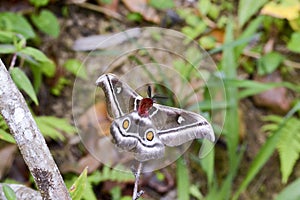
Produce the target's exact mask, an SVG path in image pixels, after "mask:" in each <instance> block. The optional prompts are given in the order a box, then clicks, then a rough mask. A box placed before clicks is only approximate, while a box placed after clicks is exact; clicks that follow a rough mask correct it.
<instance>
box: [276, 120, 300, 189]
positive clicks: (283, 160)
mask: <svg viewBox="0 0 300 200" xmlns="http://www.w3.org/2000/svg"><path fill="white" fill-rule="evenodd" d="M281 131H282V134H281V137H280V139H279V141H278V144H277V150H278V152H279V158H280V170H281V175H282V182H283V183H286V182H287V180H288V178H289V176H290V174H291V173H292V171H293V168H294V165H295V163H296V161H297V160H298V158H299V154H300V120H299V119H297V118H295V117H292V118H291V119H290V120H288V121H287V123H286V124H285V126H284V127H282V129H281Z"/></svg>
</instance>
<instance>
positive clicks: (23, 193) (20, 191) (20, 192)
mask: <svg viewBox="0 0 300 200" xmlns="http://www.w3.org/2000/svg"><path fill="white" fill-rule="evenodd" d="M6 185H7V186H9V187H10V188H11V189H12V190H13V191H14V192H15V194H16V197H17V199H30V200H42V196H41V194H40V193H39V192H38V191H36V190H33V189H31V188H29V187H26V186H24V185H20V184H6ZM3 186H4V184H0V199H6V197H5V195H4V191H3Z"/></svg>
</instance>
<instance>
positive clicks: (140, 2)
mask: <svg viewBox="0 0 300 200" xmlns="http://www.w3.org/2000/svg"><path fill="white" fill-rule="evenodd" d="M122 1H123V3H124V4H125V6H126V7H127V8H128V9H129V10H130V11H131V12H136V13H139V14H141V15H142V16H143V18H144V19H145V20H147V21H149V22H154V23H156V24H159V23H160V18H159V16H158V14H157V12H156V10H155V9H154V8H152V7H150V6H149V4H148V0H122Z"/></svg>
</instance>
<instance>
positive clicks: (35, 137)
mask: <svg viewBox="0 0 300 200" xmlns="http://www.w3.org/2000/svg"><path fill="white" fill-rule="evenodd" d="M0 113H1V115H2V116H3V118H4V120H5V121H6V123H7V125H8V127H9V129H10V132H11V134H12V135H13V137H14V138H15V140H16V143H17V145H18V147H19V149H20V152H21V154H22V156H23V159H24V161H25V163H26V164H27V166H28V168H29V170H30V172H31V174H32V176H33V178H34V181H35V183H36V184H37V186H38V189H39V191H40V193H41V195H42V198H43V199H53V200H54V199H55V200H56V199H69V200H70V199H71V197H70V195H69V192H68V190H67V188H66V186H65V184H64V181H63V179H62V177H61V174H60V172H59V170H58V168H57V166H56V164H55V162H54V160H53V158H52V156H51V153H50V151H49V149H48V147H47V144H46V142H45V139H44V137H43V136H42V134H41V132H40V130H39V129H38V128H37V125H36V123H35V121H34V119H33V117H32V115H31V113H30V111H29V109H28V107H27V104H26V102H25V99H24V98H23V96H22V94H21V93H20V91H19V90H18V89H17V87H16V85H15V84H14V83H13V81H12V79H11V77H10V75H9V73H8V72H7V70H6V67H5V66H4V64H3V63H2V61H1V59H0Z"/></svg>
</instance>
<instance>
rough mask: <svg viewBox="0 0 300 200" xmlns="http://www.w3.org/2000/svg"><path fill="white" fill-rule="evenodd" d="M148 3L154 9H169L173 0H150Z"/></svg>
mask: <svg viewBox="0 0 300 200" xmlns="http://www.w3.org/2000/svg"><path fill="white" fill-rule="evenodd" d="M150 5H151V6H153V7H154V8H156V9H169V8H173V7H174V2H173V0H164V1H161V0H150Z"/></svg>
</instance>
